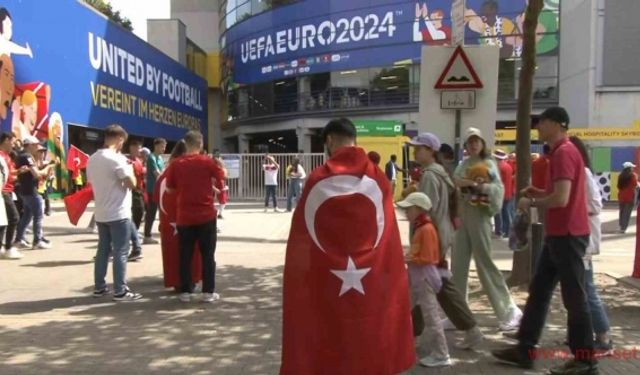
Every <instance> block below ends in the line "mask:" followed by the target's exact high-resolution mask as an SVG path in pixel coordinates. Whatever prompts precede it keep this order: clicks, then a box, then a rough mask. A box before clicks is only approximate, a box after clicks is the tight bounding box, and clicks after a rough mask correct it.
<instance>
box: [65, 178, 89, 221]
mask: <svg viewBox="0 0 640 375" xmlns="http://www.w3.org/2000/svg"><path fill="white" fill-rule="evenodd" d="M92 199H93V189H92V188H91V185H87V186H86V187H84V188H83V189H81V190H79V191H76V192H75V193H73V194H70V195H67V196H66V197H64V207H65V208H66V209H67V215H68V216H69V221H70V222H71V224H73V225H78V221H80V217H82V214H83V213H84V212H85V211H86V210H87V206H88V205H89V202H91V200H92Z"/></svg>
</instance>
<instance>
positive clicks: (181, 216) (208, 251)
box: [165, 131, 224, 302]
mask: <svg viewBox="0 0 640 375" xmlns="http://www.w3.org/2000/svg"><path fill="white" fill-rule="evenodd" d="M184 141H185V143H186V145H187V153H186V154H185V156H183V157H181V158H179V159H176V160H174V161H173V162H172V163H171V164H170V165H169V168H168V169H167V171H166V172H165V173H166V176H167V177H166V181H167V191H169V192H170V191H173V190H175V191H176V193H177V196H176V198H177V200H176V202H177V205H176V225H177V229H178V244H179V249H180V283H181V286H180V288H181V289H180V292H181V293H180V295H179V299H180V301H182V302H189V301H190V300H191V297H192V296H191V295H192V293H193V284H192V279H191V260H192V257H193V250H194V248H195V244H196V241H197V242H198V244H199V245H200V253H201V256H202V301H203V302H214V301H216V300H218V299H219V298H220V296H219V295H218V294H217V293H214V290H215V272H216V263H215V257H214V254H215V250H216V240H217V238H216V237H217V234H216V208H215V205H214V202H213V197H214V195H213V185H214V184H215V185H216V187H217V188H218V189H222V183H223V181H224V171H223V170H222V168H221V167H220V165H219V164H218V163H216V162H215V161H214V160H213V159H212V158H210V157H208V156H207V155H201V154H200V152H201V151H202V147H203V138H202V134H201V133H200V132H197V131H190V132H188V133H187V135H185V137H184Z"/></svg>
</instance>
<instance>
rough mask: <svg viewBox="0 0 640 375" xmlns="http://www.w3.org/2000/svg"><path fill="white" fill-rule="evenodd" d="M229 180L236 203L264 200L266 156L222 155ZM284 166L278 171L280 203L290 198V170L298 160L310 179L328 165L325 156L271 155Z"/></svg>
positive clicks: (277, 191)
mask: <svg viewBox="0 0 640 375" xmlns="http://www.w3.org/2000/svg"><path fill="white" fill-rule="evenodd" d="M221 156H222V159H223V160H224V162H225V166H226V168H227V171H228V174H229V178H228V179H227V186H229V198H230V199H232V200H263V199H264V196H265V187H264V170H263V169H262V166H263V165H264V164H265V154H222V155H221ZM271 156H273V157H274V159H275V160H276V162H277V163H278V164H279V165H280V170H279V171H278V188H277V190H276V194H277V197H278V199H284V198H286V197H287V189H288V187H289V186H288V185H289V184H288V181H287V176H286V171H287V167H288V166H289V165H290V164H291V162H292V161H293V159H294V158H298V159H300V165H302V167H303V168H304V170H305V172H306V173H307V175H309V174H310V173H311V171H313V170H314V169H315V168H317V167H319V166H321V165H322V164H324V162H325V155H324V154H271Z"/></svg>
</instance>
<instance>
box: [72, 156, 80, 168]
mask: <svg viewBox="0 0 640 375" xmlns="http://www.w3.org/2000/svg"><path fill="white" fill-rule="evenodd" d="M73 162H74V164H75V165H76V168H78V167H79V166H80V158H79V157H77V156H76V157H75V158H73Z"/></svg>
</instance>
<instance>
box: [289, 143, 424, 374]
mask: <svg viewBox="0 0 640 375" xmlns="http://www.w3.org/2000/svg"><path fill="white" fill-rule="evenodd" d="M283 299H284V302H283V339H282V365H281V368H280V373H281V374H296V375H299V374H304V375H310V374H397V373H400V372H403V371H405V370H407V369H409V368H411V367H412V366H413V364H414V363H415V359H416V357H415V349H414V341H413V333H412V324H411V312H410V305H409V289H408V277H407V272H406V268H405V265H404V259H403V253H402V245H401V242H400V234H399V231H398V225H397V222H396V216H395V211H394V207H393V202H392V196H391V188H390V185H389V182H388V181H387V178H386V176H385V174H384V173H383V172H382V171H381V170H380V169H379V168H378V167H376V166H375V165H374V164H373V163H371V162H370V161H369V160H368V158H367V155H366V154H365V152H364V150H362V149H361V148H357V147H348V148H344V149H342V150H339V151H338V152H337V153H336V154H335V155H334V156H333V157H332V158H331V159H330V160H329V161H328V162H327V163H326V164H325V165H324V166H322V167H319V168H317V169H316V170H314V171H313V173H312V174H311V176H310V177H309V179H308V181H307V183H306V184H305V188H304V192H303V194H302V197H301V200H300V205H299V206H298V208H297V209H296V211H295V213H294V216H293V222H292V227H291V232H290V234H289V241H288V243H287V255H286V260H285V268H284V292H283Z"/></svg>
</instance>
